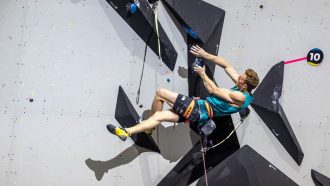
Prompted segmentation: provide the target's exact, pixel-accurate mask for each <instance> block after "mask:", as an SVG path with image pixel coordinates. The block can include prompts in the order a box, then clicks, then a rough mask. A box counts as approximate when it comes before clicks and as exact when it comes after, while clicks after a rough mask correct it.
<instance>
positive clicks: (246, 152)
mask: <svg viewBox="0 0 330 186" xmlns="http://www.w3.org/2000/svg"><path fill="white" fill-rule="evenodd" d="M207 177H208V184H209V185H210V186H212V185H214V186H218V185H235V186H263V185H268V186H279V185H281V186H293V185H298V184H296V183H295V182H294V181H293V180H291V179H290V178H289V177H287V176H286V175H285V174H284V173H283V172H282V171H280V170H279V169H277V168H276V167H275V166H274V165H272V164H271V163H270V162H269V161H268V160H266V159H265V158H264V157H262V156H261V155H260V154H259V153H257V152H256V151H255V150H253V149H252V148H251V147H250V146H248V145H245V146H243V147H242V148H241V149H239V150H238V151H236V152H235V153H233V154H232V155H230V156H229V157H228V158H227V159H225V160H224V161H223V162H221V164H219V165H218V166H216V167H215V168H214V169H213V170H211V171H209V172H208V173H207ZM202 185H205V178H204V177H202V178H200V179H199V180H198V182H197V186H202Z"/></svg>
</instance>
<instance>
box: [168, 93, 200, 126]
mask: <svg viewBox="0 0 330 186" xmlns="http://www.w3.org/2000/svg"><path fill="white" fill-rule="evenodd" d="M173 110H174V112H175V113H177V114H178V115H179V116H180V118H179V121H178V122H185V121H186V120H187V119H188V120H189V121H191V122H197V121H198V120H199V107H198V104H197V101H196V100H194V99H192V98H190V97H187V96H184V95H182V94H179V95H178V97H177V98H176V100H175V102H174V104H173Z"/></svg>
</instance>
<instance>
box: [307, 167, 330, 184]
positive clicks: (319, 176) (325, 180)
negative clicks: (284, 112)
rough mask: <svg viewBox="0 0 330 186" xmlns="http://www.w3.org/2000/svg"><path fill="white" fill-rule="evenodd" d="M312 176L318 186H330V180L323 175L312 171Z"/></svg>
mask: <svg viewBox="0 0 330 186" xmlns="http://www.w3.org/2000/svg"><path fill="white" fill-rule="evenodd" d="M311 176H312V179H313V182H314V184H315V185H316V186H326V185H330V178H328V177H326V176H324V175H323V174H321V173H319V172H317V171H316V170H313V169H312V171H311Z"/></svg>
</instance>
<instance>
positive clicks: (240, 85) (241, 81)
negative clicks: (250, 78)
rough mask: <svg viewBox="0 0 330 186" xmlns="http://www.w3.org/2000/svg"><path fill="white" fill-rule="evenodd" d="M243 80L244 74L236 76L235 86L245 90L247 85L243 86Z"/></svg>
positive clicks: (244, 78)
mask: <svg viewBox="0 0 330 186" xmlns="http://www.w3.org/2000/svg"><path fill="white" fill-rule="evenodd" d="M245 80H246V75H245V73H243V74H241V75H239V76H238V81H237V86H238V88H239V89H244V88H246V86H247V85H246V84H245Z"/></svg>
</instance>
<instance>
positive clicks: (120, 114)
mask: <svg viewBox="0 0 330 186" xmlns="http://www.w3.org/2000/svg"><path fill="white" fill-rule="evenodd" d="M115 118H116V120H117V121H118V123H119V124H120V125H121V126H122V127H132V126H134V125H135V124H136V123H138V121H139V115H138V113H137V112H136V111H135V109H134V107H133V105H132V103H131V102H130V101H129V99H128V97H127V95H126V94H125V92H124V90H123V88H122V87H121V86H120V87H119V90H118V97H117V104H116V112H115ZM131 138H132V140H133V141H134V143H135V144H136V145H138V146H140V147H143V148H146V149H149V150H152V151H155V152H160V150H159V148H158V146H157V144H156V143H155V141H154V140H153V139H152V137H151V136H150V135H147V134H145V133H138V134H134V135H132V136H131Z"/></svg>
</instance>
